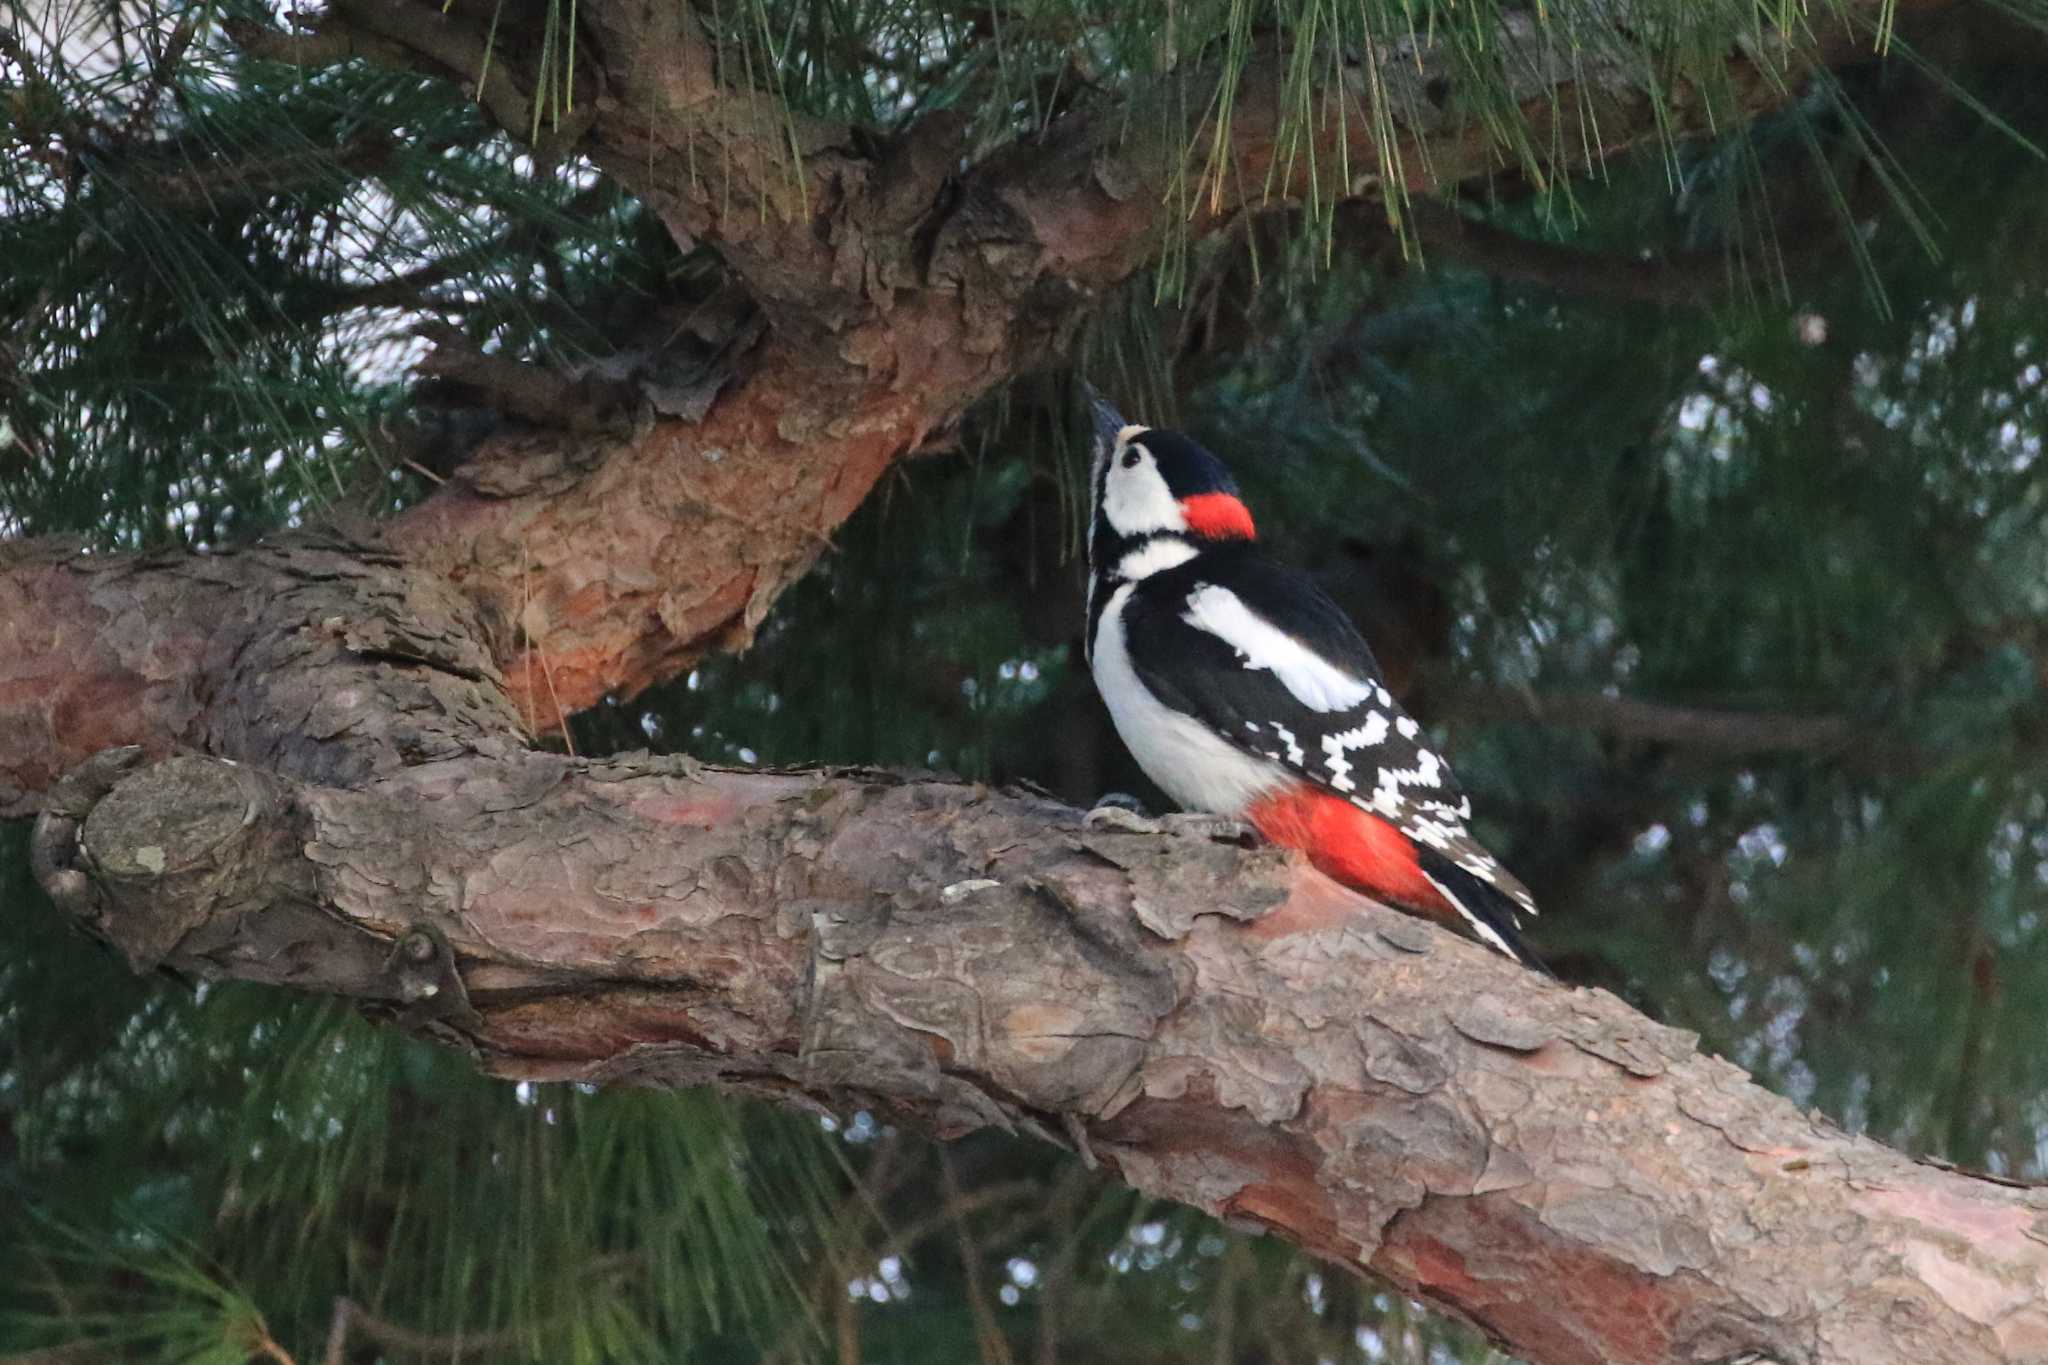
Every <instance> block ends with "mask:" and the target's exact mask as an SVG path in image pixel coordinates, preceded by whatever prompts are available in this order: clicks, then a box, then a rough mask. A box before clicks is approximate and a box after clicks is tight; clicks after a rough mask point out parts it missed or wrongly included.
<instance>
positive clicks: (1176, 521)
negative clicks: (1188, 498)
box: [1102, 446, 1188, 536]
mask: <svg viewBox="0 0 2048 1365" xmlns="http://www.w3.org/2000/svg"><path fill="white" fill-rule="evenodd" d="M1131 449H1133V450H1141V451H1142V450H1144V447H1143V446H1133V447H1131ZM1102 515H1103V516H1104V517H1105V518H1107V519H1108V521H1109V524H1110V527H1111V528H1112V529H1113V530H1115V531H1116V533H1117V534H1118V535H1122V536H1149V535H1157V534H1158V533H1159V532H1161V531H1185V530H1187V529H1188V519H1187V514H1186V513H1184V512H1182V511H1181V510H1180V500H1179V499H1178V498H1176V497H1174V496H1173V490H1172V489H1170V488H1168V487H1167V486H1166V480H1165V479H1163V478H1161V477H1160V475H1159V466H1158V465H1157V464H1156V463H1154V462H1153V460H1152V457H1151V455H1150V454H1147V455H1146V456H1145V458H1144V459H1143V460H1141V461H1140V462H1139V463H1138V464H1137V465H1136V466H1135V467H1134V468H1131V469H1126V468H1124V464H1123V457H1122V455H1116V456H1113V457H1111V460H1110V466H1109V482H1108V484H1107V486H1106V487H1105V488H1104V489H1103V490H1102Z"/></svg>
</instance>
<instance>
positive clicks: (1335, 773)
mask: <svg viewBox="0 0 2048 1365" xmlns="http://www.w3.org/2000/svg"><path fill="white" fill-rule="evenodd" d="M1222 558H1223V557H1222V556H1221V555H1218V554H1213V553H1212V554H1211V555H1208V556H1205V557H1204V559H1205V561H1206V562H1205V563H1189V564H1186V565H1183V566H1181V567H1180V568H1176V569H1172V570H1168V571H1166V572H1164V573H1159V574H1155V575H1153V576H1152V577H1150V578H1148V579H1146V580H1145V581H1144V582H1143V583H1141V584H1140V585H1139V586H1138V589H1137V592H1136V593H1135V595H1134V596H1133V598H1132V601H1131V603H1130V606H1129V608H1128V609H1127V610H1126V612H1125V616H1124V621H1125V630H1126V631H1127V633H1128V637H1129V640H1130V654H1131V657H1132V659H1133V660H1134V661H1135V666H1136V668H1137V671H1138V674H1139V677H1140V679H1141V680H1142V681H1143V682H1144V684H1145V686H1146V687H1147V688H1149V689H1150V690H1151V691H1152V692H1153V693H1154V694H1155V695H1157V696H1158V697H1159V698H1160V700H1162V701H1164V702H1165V703H1166V704H1167V705H1169V706H1171V707H1173V708H1174V709H1176V710H1179V711H1184V712H1187V713H1189V714H1191V715H1194V716H1198V717H1200V718H1201V719H1202V720H1203V721H1204V722H1205V723H1206V724H1207V725H1209V726H1210V727H1211V728H1212V729H1213V730H1214V732H1215V733H1216V734H1218V735H1219V736H1221V737H1223V738H1224V739H1226V740H1228V741H1229V742H1230V743H1231V744H1232V745H1233V746H1235V747H1237V748H1238V749H1240V750H1242V751H1244V752H1246V753H1249V754H1253V755H1256V756H1258V757H1261V758H1267V759H1271V760H1273V761H1275V762H1277V763H1280V764H1282V765H1284V766H1285V767H1286V768H1287V769H1289V770H1291V771H1293V772H1295V773H1298V774H1299V775H1300V776H1301V777H1303V778H1304V779H1306V780H1307V781H1309V782H1311V783H1314V784H1315V785H1316V786H1318V787H1320V788H1322V789H1324V790H1326V791H1329V792H1332V793H1334V794H1336V795H1338V796H1341V797H1343V798H1344V799H1346V800H1348V801H1350V802H1351V803H1352V804H1354V805H1356V806H1357V807H1359V808H1360V809H1361V810H1364V811H1367V812H1368V813H1370V814H1372V815H1375V816H1378V817H1379V818H1380V819H1382V820H1385V821H1386V822H1387V823H1388V824H1390V825H1392V826H1394V827H1395V828H1396V829H1398V830H1400V831H1401V832H1402V833H1403V834H1405V835H1406V836H1408V838H1409V839H1411V840H1413V841H1414V842H1415V844H1416V845H1417V846H1418V848H1422V849H1429V850H1432V851H1434V852H1435V853H1437V854H1439V855H1441V857H1442V858H1443V859H1444V860H1445V861H1446V862H1448V863H1449V864H1451V865H1452V866H1453V867H1455V868H1457V869H1459V870H1460V871H1462V872H1464V873H1466V874H1469V875H1470V876H1472V877H1475V878H1477V879H1478V880H1479V881H1481V882H1483V883H1485V884H1486V885H1487V886H1489V887H1491V888H1493V889H1494V890H1495V891H1498V892H1499V893H1500V894H1502V895H1504V896H1505V897H1507V899H1508V900H1509V901H1511V902H1513V904H1514V906H1515V907H1516V908H1517V909H1519V910H1522V911H1525V912H1527V913H1529V914H1534V913H1535V912H1536V906H1535V903H1534V900H1533V899H1532V898H1531V896H1530V895H1529V892H1528V889H1527V888H1525V887H1524V886H1523V885H1522V884H1521V883H1520V882H1519V881H1517V880H1516V879H1515V878H1514V876H1513V875H1512V874H1510V873H1509V872H1508V871H1507V870H1506V869H1505V868H1503V867H1502V866H1501V865H1500V863H1499V862H1498V861H1497V860H1496V859H1495V858H1494V857H1493V855H1492V854H1490V853H1488V852H1487V851H1486V849H1485V848H1484V847H1482V846H1481V845H1480V844H1479V842H1478V841H1477V840H1476V839H1474V838H1473V837H1472V835H1471V833H1470V831H1469V830H1467V828H1466V821H1467V820H1469V819H1470V818H1471V814H1472V805H1471V801H1470V799H1469V798H1468V797H1466V795H1465V793H1464V792H1463V791H1461V790H1460V789H1459V787H1458V784H1457V779H1456V778H1455V777H1454V776H1453V775H1452V774H1451V771H1450V768H1449V766H1448V765H1447V764H1446V763H1445V762H1444V760H1443V757H1442V755H1440V754H1438V753H1437V752H1436V751H1435V750H1434V749H1432V748H1430V747H1429V744H1428V742H1427V737H1426V736H1425V735H1423V733H1422V729H1421V727H1420V726H1419V725H1417V724H1416V722H1415V721H1414V719H1413V718H1411V717H1410V716H1409V715H1408V714H1407V713H1406V712H1404V711H1402V710H1401V708H1400V707H1399V706H1398V705H1397V704H1396V703H1395V701H1394V699H1393V696H1392V694H1390V693H1389V692H1388V691H1387V687H1386V684H1385V682H1384V681H1383V679H1382V678H1381V676H1380V671H1379V665H1378V663H1377V662H1376V661H1375V660H1374V659H1373V656H1372V650H1371V649H1370V648H1369V647H1368V646H1367V645H1366V643H1365V640H1364V639H1363V638H1361V637H1360V635H1359V634H1358V631H1357V629H1356V628H1355V627H1353V626H1352V624H1351V621H1350V619H1349V618H1348V617H1346V616H1345V614H1344V612H1343V610H1342V609H1341V608H1339V607H1338V606H1337V604H1336V603H1334V602H1332V601H1331V600H1330V599H1329V597H1328V596H1327V595H1326V594H1325V593H1324V592H1323V591H1322V589H1321V588H1319V587H1317V586H1316V584H1315V582H1314V581H1313V580H1312V579H1309V578H1308V577H1306V576H1305V575H1302V574H1298V573H1296V572H1294V571H1293V570H1291V569H1288V568H1285V567H1283V566H1281V565H1279V564H1275V563H1274V562H1272V561H1271V560H1268V559H1266V558H1264V557H1263V556H1261V555H1259V554H1257V553H1256V552H1254V551H1251V550H1250V548H1249V547H1247V549H1246V551H1245V552H1243V553H1241V554H1232V555H1230V556H1229V557H1228V560H1227V562H1221V563H1219V562H1218V561H1219V560H1221V559H1222ZM1439 889H1441V890H1444V891H1445V894H1446V895H1449V896H1451V898H1452V899H1453V900H1460V901H1462V900H1463V899H1465V898H1464V897H1462V896H1459V895H1457V894H1456V893H1455V892H1454V891H1453V890H1452V889H1450V888H1439Z"/></svg>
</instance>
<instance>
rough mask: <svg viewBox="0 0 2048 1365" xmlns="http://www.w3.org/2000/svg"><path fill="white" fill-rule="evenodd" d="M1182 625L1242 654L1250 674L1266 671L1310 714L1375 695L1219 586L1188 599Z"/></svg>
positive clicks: (1344, 706) (1369, 687)
mask: <svg viewBox="0 0 2048 1365" xmlns="http://www.w3.org/2000/svg"><path fill="white" fill-rule="evenodd" d="M1181 620H1183V621H1186V622H1187V623H1188V624H1189V625H1191V626H1193V627H1194V628H1195V629H1197V630H1206V631H1208V632H1209V633H1210V634H1211V635H1214V636H1215V637H1216V638H1217V639H1219V640H1221V641H1223V643H1225V644H1227V645H1229V646H1230V647H1231V648H1232V649H1234V650H1236V651H1237V655H1238V658H1240V659H1242V660H1243V661H1244V666H1245V667H1246V668H1263V669H1266V670H1268V671H1270V672H1271V673H1272V675H1273V676H1274V677H1276V678H1278V679H1279V680H1280V684H1281V686H1283V687H1285V688H1286V689H1287V690H1288V691H1289V692H1291V693H1293V694H1294V699H1295V700H1296V701H1298V702H1300V703H1301V704H1302V705H1303V706H1306V707H1307V708H1308V709H1309V710H1311V711H1324V712H1328V711H1346V710H1349V709H1350V708H1351V707H1354V706H1356V705H1358V703H1360V702H1362V701H1364V700H1365V699H1366V698H1367V697H1369V696H1371V695H1372V694H1373V684H1372V683H1369V682H1366V681H1365V680H1363V679H1361V678H1355V677H1353V676H1352V675H1351V674H1349V673H1347V672H1345V671H1344V670H1343V669H1341V668H1339V667H1337V666H1336V665H1335V664H1333V663H1331V662H1330V661H1329V660H1327V659H1325V658H1324V657H1323V656H1322V655H1320V654H1318V653H1316V652H1315V651H1314V650H1312V649H1310V648H1309V647H1308V646H1307V645H1304V644H1303V643H1302V642H1301V641H1299V640H1297V639H1295V638H1294V637H1293V636H1292V635H1289V634H1288V633H1287V632H1286V631H1284V630H1282V629H1280V628H1279V627H1278V626H1276V625H1274V624H1273V623H1272V622H1271V621H1268V620H1266V619H1265V618H1264V617H1262V616H1260V615H1259V614H1258V613H1257V612H1255V611H1253V610H1252V609H1251V608H1250V607H1247V606H1246V605H1245V604H1244V602H1243V600H1242V599H1241V598H1239V597H1238V595H1237V594H1236V593H1234V592H1232V591H1231V590H1230V589H1228V588H1222V587H1218V586H1217V585H1216V584H1214V583H1204V584H1202V585H1201V586H1200V587H1198V588H1196V589H1195V590H1194V591H1193V592H1191V593H1189V594H1188V609H1187V610H1186V611H1185V612H1183V613H1181Z"/></svg>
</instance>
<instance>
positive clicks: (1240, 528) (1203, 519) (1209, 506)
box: [1180, 493, 1259, 540]
mask: <svg viewBox="0 0 2048 1365" xmlns="http://www.w3.org/2000/svg"><path fill="white" fill-rule="evenodd" d="M1180 514H1181V515H1182V516H1184V517H1186V518H1187V520H1188V529H1189V530H1190V531H1193V532H1194V533H1195V534H1196V535H1198V536H1206V537H1208V538H1209V539H1210V540H1257V539H1258V534H1259V533H1258V532H1257V531H1256V530H1255V529H1253V527H1252V514H1251V509H1249V508H1247V507H1246V506H1245V505H1244V504H1243V503H1242V502H1240V501H1238V499H1237V498H1235V497H1233V496H1232V495H1230V494H1229V493H1197V494H1195V495H1194V496H1193V497H1192V498H1182V499H1181V500H1180Z"/></svg>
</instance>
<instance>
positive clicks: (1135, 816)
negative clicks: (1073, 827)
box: [1081, 800, 1159, 834]
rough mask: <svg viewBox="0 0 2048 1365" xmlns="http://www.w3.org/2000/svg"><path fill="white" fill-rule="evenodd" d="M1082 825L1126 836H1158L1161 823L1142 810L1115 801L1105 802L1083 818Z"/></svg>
mask: <svg viewBox="0 0 2048 1365" xmlns="http://www.w3.org/2000/svg"><path fill="white" fill-rule="evenodd" d="M1081 823H1082V824H1084V825H1086V826H1087V827H1088V828H1090V829H1112V830H1118V831H1120V832H1122V833H1124V834H1157V833H1158V832H1159V822H1158V821H1157V820H1155V819H1153V818H1152V817H1151V816H1149V815H1147V814H1145V812H1144V811H1142V810H1137V809H1133V808H1132V807H1130V806H1126V805H1123V804H1121V803H1118V802H1116V801H1114V800H1105V801H1104V802H1103V803H1102V804H1101V805H1099V806H1096V807H1095V808H1094V809H1092V810H1090V811H1089V812H1088V813H1087V814H1086V815H1084V816H1082V817H1081Z"/></svg>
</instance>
